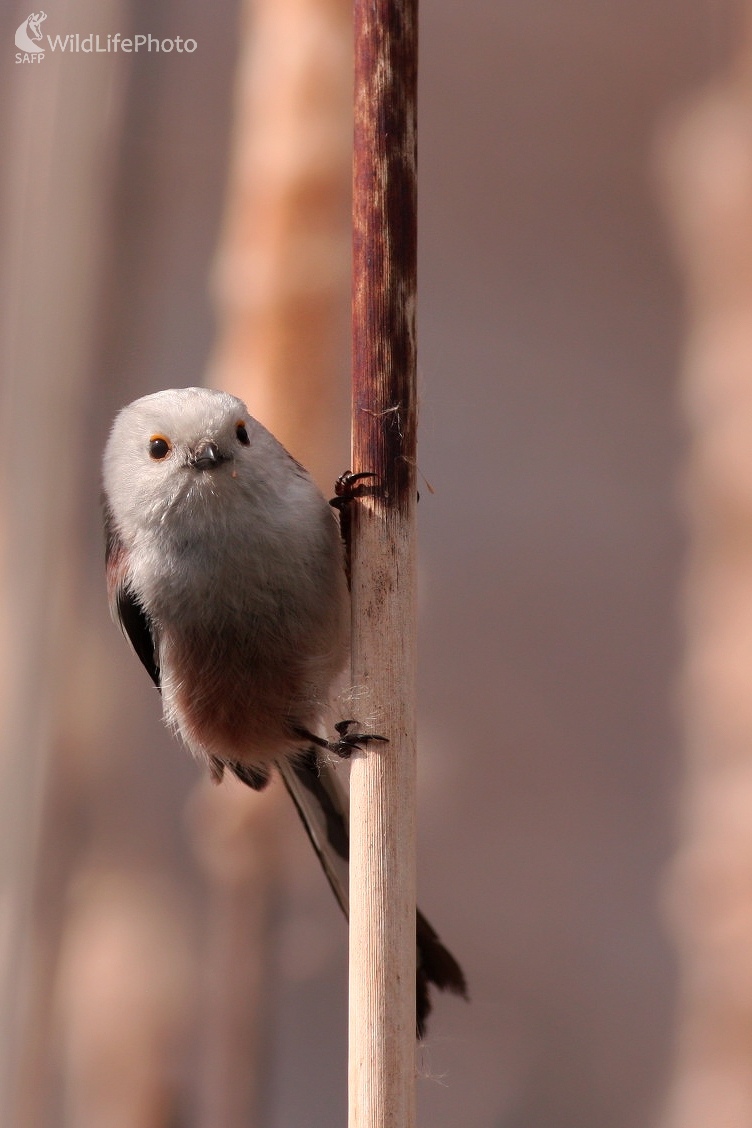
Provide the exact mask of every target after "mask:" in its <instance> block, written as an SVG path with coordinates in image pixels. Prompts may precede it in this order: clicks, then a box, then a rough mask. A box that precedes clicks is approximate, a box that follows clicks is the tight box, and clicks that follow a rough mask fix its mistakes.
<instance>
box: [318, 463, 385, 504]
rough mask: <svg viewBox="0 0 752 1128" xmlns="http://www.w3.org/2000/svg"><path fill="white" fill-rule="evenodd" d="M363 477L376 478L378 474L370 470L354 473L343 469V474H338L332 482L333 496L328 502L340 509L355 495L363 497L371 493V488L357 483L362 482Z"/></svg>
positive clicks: (352, 499)
mask: <svg viewBox="0 0 752 1128" xmlns="http://www.w3.org/2000/svg"><path fill="white" fill-rule="evenodd" d="M364 478H378V474H373V473H371V471H370V470H360V471H358V473H357V474H354V473H353V472H352V470H345V472H344V474H340V476H339V478H337V481H336V482H335V483H334V493H335V496H334V497H333V498H332V499H331V500H330V502H329V504H330V505H331V506H333V507H334V508H335V509H339V510H340V511H341V510H342V509H343V508H344V507H345V506H346V505H348V504H349V503H350V502H351V501H354V499H355V498H356V497H365V496H366V495H367V494H369V493H373V489H372V488H371V489H369V487H368V486H359V485H358V482H362V481H363V479H364Z"/></svg>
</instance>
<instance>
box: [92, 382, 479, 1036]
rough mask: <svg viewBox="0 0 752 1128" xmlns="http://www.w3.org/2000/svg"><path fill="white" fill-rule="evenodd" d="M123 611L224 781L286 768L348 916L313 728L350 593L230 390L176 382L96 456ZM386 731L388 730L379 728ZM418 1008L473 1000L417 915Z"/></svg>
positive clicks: (284, 464) (421, 1013)
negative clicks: (433, 998)
mask: <svg viewBox="0 0 752 1128" xmlns="http://www.w3.org/2000/svg"><path fill="white" fill-rule="evenodd" d="M104 513H105V530H106V542H107V544H106V557H107V583H108V590H109V599H110V607H111V610H112V613H113V617H114V618H115V620H116V621H117V622H118V623H119V624H120V626H121V627H122V629H123V632H124V633H125V635H126V636H127V637H128V639H129V640H130V642H131V644H132V645H133V649H134V650H135V652H136V654H137V655H138V657H139V658H140V659H141V661H142V662H143V664H144V666H145V667H146V669H147V671H148V672H149V674H150V676H151V678H152V680H153V681H154V683H155V685H156V686H157V687H158V688H159V689H160V691H161V693H162V701H163V708H164V716H165V720H166V721H167V723H168V724H169V726H170V727H171V728H172V729H174V730H175V731H177V732H178V733H179V734H180V736H181V737H182V739H183V741H184V742H185V744H186V745H187V746H188V748H189V749H190V751H191V752H192V753H193V754H194V756H195V757H196V758H197V759H198V760H199V761H201V762H203V763H205V764H206V765H207V767H208V769H209V771H210V772H211V774H212V776H213V777H214V779H215V780H217V781H219V780H220V779H221V778H222V774H223V772H224V770H225V769H228V770H230V771H232V772H233V773H234V774H235V775H236V776H237V777H238V779H240V780H242V782H243V783H245V784H247V785H248V786H249V787H252V788H254V789H255V790H257V791H258V790H261V789H262V788H263V787H264V786H265V785H266V784H267V782H268V780H269V777H270V773H271V771H272V769H273V768H276V769H277V770H278V771H279V773H280V775H281V776H282V779H283V781H284V784H285V786H286V788H287V790H288V792H289V793H290V795H291V797H292V799H293V801H294V803H295V806H296V807H297V810H298V813H299V814H300V816H301V819H302V821H303V824H304V826H305V828H306V831H307V832H308V836H309V838H310V840H311V843H312V844H313V847H314V849H315V850H316V853H317V855H318V857H319V860H320V862H321V864H322V867H323V869H324V872H325V874H326V876H327V878H328V880H329V883H330V885H331V887H332V889H333V891H334V894H335V896H336V897H337V900H338V901H339V903H340V905H341V907H342V909H343V911H344V912H345V914H347V910H348V901H347V857H348V821H347V798H346V795H345V794H344V792H343V790H342V788H341V787H340V785H339V783H338V780H337V778H336V776H335V773H334V771H333V770H332V767H331V759H332V757H331V752H340V753H347V752H348V751H350V750H351V748H352V746H353V744H356V743H363V742H365V741H367V740H368V739H369V738H368V737H364V736H363V734H360V733H357V732H356V733H353V732H352V731H351V725H352V722H342V723H340V725H338V726H337V729H338V733H339V738H338V739H337V740H335V741H329V740H327V739H326V738H325V737H323V736H322V735H321V731H322V718H323V714H324V710H325V707H326V705H327V702H328V699H329V696H330V693H331V690H332V685H333V683H334V681H335V679H336V678H337V676H338V675H339V674H340V673H341V671H342V669H343V667H344V665H345V662H346V658H347V653H348V638H349V619H350V609H349V594H348V586H347V579H346V576H345V569H344V555H343V545H342V540H341V537H340V534H339V530H338V528H337V521H336V518H335V516H334V514H333V512H332V509H331V507H330V506H329V505H328V504H327V502H326V500H325V498H324V497H323V495H322V494H321V493H320V491H319V489H318V488H317V486H316V485H315V484H314V482H313V480H312V479H311V477H310V476H309V474H308V473H307V472H306V471H305V470H304V469H303V467H302V466H301V465H300V464H299V463H297V462H296V461H295V459H294V458H292V457H291V456H290V455H289V454H288V453H287V451H286V450H285V449H284V447H283V446H282V445H281V444H280V443H279V442H277V440H276V439H275V438H274V436H273V435H271V434H270V433H269V431H267V430H266V428H264V427H263V426H262V425H261V424H260V423H258V422H257V421H256V420H255V419H253V418H252V417H251V416H250V415H249V414H248V410H247V408H246V407H245V405H244V404H243V403H242V402H241V401H240V400H239V399H236V398H235V397H234V396H231V395H228V394H227V393H225V392H217V391H210V390H208V389H206V388H178V389H173V390H170V391H163V392H156V393H154V394H153V395H149V396H144V397H143V399H139V400H136V401H135V402H134V403H132V404H130V405H129V406H128V407H125V408H123V410H122V411H121V412H120V413H119V414H118V416H117V417H116V419H115V422H114V424H113V427H112V431H111V434H110V437H109V440H108V443H107V447H106V450H105V455H104ZM371 739H378V738H371ZM417 946H418V952H417V957H418V958H417V983H416V991H417V1016H418V1030H419V1032H422V1030H423V1028H424V1023H425V1018H426V1015H427V1014H428V1012H429V1009H430V1003H429V999H428V984H429V983H434V984H435V985H436V986H438V987H439V988H442V989H447V990H450V991H453V992H455V993H457V994H461V995H465V993H466V989H465V980H464V976H463V974H462V971H461V969H460V967H459V965H458V964H457V962H456V960H455V959H454V957H453V956H452V955H451V954H450V953H449V952H448V951H447V949H446V948H445V947H444V946H443V945H442V944H441V942H440V941H439V939H438V937H437V935H436V933H435V931H434V930H433V928H432V927H431V926H430V925H429V924H428V922H427V921H426V919H425V918H424V917H423V916H422V914H421V913H418V916H417Z"/></svg>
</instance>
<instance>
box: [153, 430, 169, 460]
mask: <svg viewBox="0 0 752 1128" xmlns="http://www.w3.org/2000/svg"><path fill="white" fill-rule="evenodd" d="M171 450H172V446H171V444H170V440H169V439H166V438H165V437H164V435H152V437H151V438H150V439H149V454H150V455H151V457H152V458H154V459H156V460H157V462H160V461H161V460H162V459H163V458H167V455H168V454H169V453H170V451H171Z"/></svg>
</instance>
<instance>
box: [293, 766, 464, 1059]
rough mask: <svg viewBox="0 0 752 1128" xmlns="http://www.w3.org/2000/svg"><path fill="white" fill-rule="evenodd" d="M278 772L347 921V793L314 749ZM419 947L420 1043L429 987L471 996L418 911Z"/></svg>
mask: <svg viewBox="0 0 752 1128" xmlns="http://www.w3.org/2000/svg"><path fill="white" fill-rule="evenodd" d="M277 766H278V768H279V773H280V775H281V776H282V780H283V782H284V785H285V787H286V788H287V791H288V792H289V794H290V797H291V799H292V801H293V803H294V804H295V807H296V809H297V812H298V814H299V815H300V818H301V821H302V823H303V826H304V827H305V829H306V833H307V834H308V837H309V839H310V841H311V845H312V846H313V848H314V850H315V851H316V855H317V857H318V859H319V862H320V863H321V868H322V869H323V871H324V873H325V874H326V878H327V880H328V882H329V884H330V886H331V887H332V891H333V893H334V896H335V897H336V898H337V901H338V902H339V905H340V907H341V909H342V911H343V913H344V914H345V916H347V915H348V908H349V899H348V868H349V867H348V858H349V842H350V839H349V822H348V806H349V804H348V799H347V796H346V794H345V792H344V789H343V788H342V787H341V785H340V783H339V781H338V780H337V777H336V775H335V773H334V772H333V771H332V769H331V767H330V766H329V765H328V764H327V763H326V761H325V760H323V759H321V758H320V757H319V755H318V754H317V751H316V750H315V749H314V748H310V749H309V750H308V751H307V752H306V753H305V754H304V755H303V756H302V757H300V758H298V759H296V760H295V761H281V762H280V763H279V764H278V765H277ZM416 943H417V959H416V983H415V995H416V1020H417V1030H418V1037H422V1036H423V1034H424V1032H425V1025H426V1019H427V1018H428V1015H429V1014H430V1011H431V1000H430V997H429V989H428V985H429V984H430V983H433V984H434V985H435V986H436V987H438V988H439V990H440V991H451V992H452V994H455V995H460V996H462V998H464V999H466V998H467V997H468V996H467V984H466V982H465V976H464V974H463V972H462V968H461V967H460V965H459V964H458V963H457V961H456V959H455V958H454V956H453V955H452V954H451V952H450V951H448V949H447V948H445V947H444V945H443V944H442V943H441V941H440V940H439V937H438V935H437V933H436V931H435V929H434V928H432V926H431V925H430V924H429V923H428V921H427V920H426V918H425V917H424V916H423V914H422V913H421V912H420V910H419V911H418V914H417V917H416Z"/></svg>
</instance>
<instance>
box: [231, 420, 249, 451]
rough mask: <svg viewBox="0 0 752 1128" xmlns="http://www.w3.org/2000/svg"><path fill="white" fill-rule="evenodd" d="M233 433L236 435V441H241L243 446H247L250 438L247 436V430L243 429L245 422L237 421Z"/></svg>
mask: <svg viewBox="0 0 752 1128" xmlns="http://www.w3.org/2000/svg"><path fill="white" fill-rule="evenodd" d="M235 434H236V435H237V436H238V442H239V443H242V444H243V446H248V445H249V444H250V441H251V440H250V439H249V438H248V432H247V431H246V429H245V423H243V422H242V421H241V422H240V423H238V425H237V427H236V428H235Z"/></svg>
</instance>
